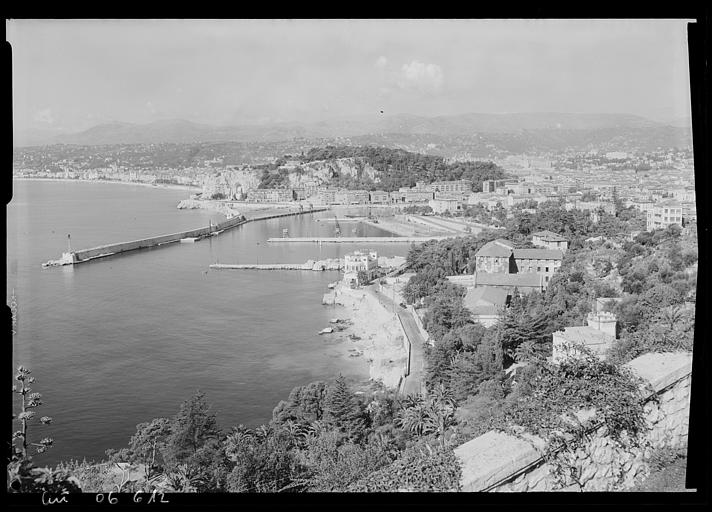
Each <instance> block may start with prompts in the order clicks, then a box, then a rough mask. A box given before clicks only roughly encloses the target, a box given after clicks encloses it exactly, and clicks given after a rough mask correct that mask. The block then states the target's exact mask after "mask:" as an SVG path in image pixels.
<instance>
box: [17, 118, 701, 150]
mask: <svg viewBox="0 0 712 512" xmlns="http://www.w3.org/2000/svg"><path fill="white" fill-rule="evenodd" d="M675 124H677V126H671V125H666V124H663V123H659V122H655V121H651V120H649V119H646V118H644V117H640V116H635V115H630V114H562V113H530V114H527V113H511V114H461V115H451V116H436V117H423V116H415V115H407V114H399V115H391V116H388V115H383V114H378V115H374V116H360V117H344V118H336V119H330V120H326V121H320V122H312V123H295V122H293V123H273V124H263V125H241V126H211V125H206V124H199V123H194V122H191V121H186V120H182V119H173V120H163V121H156V122H153V123H149V124H133V123H120V122H114V123H108V124H101V125H98V126H94V127H92V128H90V129H88V130H85V131H82V132H79V133H72V134H60V135H57V134H54V135H51V134H49V133H47V132H45V133H18V134H16V137H15V146H18V147H19V146H28V145H43V144H77V145H86V146H92V145H110V144H157V143H166V142H169V143H170V142H172V143H191V142H227V141H239V142H276V141H280V140H289V139H294V138H303V139H312V138H314V139H324V138H326V139H331V138H339V137H358V136H366V135H374V136H383V135H384V134H391V136H393V135H394V134H402V135H403V136H409V137H412V136H414V135H433V136H435V137H438V138H443V137H476V136H477V135H478V134H482V135H488V134H489V135H493V134H516V135H518V136H520V137H522V136H530V135H531V134H532V133H536V132H540V131H542V132H546V133H547V134H549V135H548V137H549V138H550V137H551V136H552V135H555V136H556V134H558V136H557V137H558V138H561V139H562V140H561V141H560V142H561V144H563V145H566V143H567V142H566V141H567V139H568V138H570V137H571V135H572V134H574V135H575V137H576V138H577V139H580V138H581V137H582V136H584V132H586V131H592V132H596V133H597V134H598V135H597V136H596V137H595V138H596V139H600V138H601V133H602V132H603V133H605V132H606V131H608V130H610V131H611V135H612V136H613V137H620V136H621V134H622V133H623V134H624V133H625V132H627V131H631V133H635V134H637V135H635V136H636V137H638V136H640V135H641V134H643V136H644V133H645V132H646V131H648V130H651V131H654V132H657V133H661V130H662V131H663V132H665V133H669V134H670V136H671V137H672V139H681V140H684V139H686V138H690V139H691V133H689V132H691V130H690V128H689V127H684V123H683V124H682V126H681V124H680V123H675ZM604 138H605V136H604ZM672 139H671V145H677V142H678V141H677V140H672ZM562 149H563V148H562Z"/></svg>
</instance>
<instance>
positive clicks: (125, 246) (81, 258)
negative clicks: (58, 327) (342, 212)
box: [42, 208, 328, 267]
mask: <svg viewBox="0 0 712 512" xmlns="http://www.w3.org/2000/svg"><path fill="white" fill-rule="evenodd" d="M324 210H328V208H314V209H311V210H298V211H290V212H286V213H275V214H271V215H263V216H260V217H251V218H247V217H245V216H244V215H239V216H236V217H233V218H231V219H227V220H225V221H223V222H219V223H217V224H215V225H211V226H208V227H204V228H198V229H192V230H189V231H181V232H179V233H171V234H168V235H158V236H153V237H149V238H142V239H140V240H132V241H130V242H119V243H114V244H107V245H100V246H98V247H92V248H91V249H82V250H79V251H72V250H71V248H70V249H69V251H67V252H65V253H62V257H61V258H60V259H58V260H52V261H48V262H47V263H44V264H42V266H43V267H53V266H60V265H76V264H78V263H84V262H87V261H91V260H95V259H98V258H105V257H107V256H113V255H116V254H123V253H126V252H130V251H135V250H137V249H146V248H149V247H159V246H162V245H167V244H171V243H175V242H180V241H181V240H187V239H202V238H206V237H210V236H216V235H218V234H220V233H222V232H223V231H225V230H227V229H232V228H235V227H237V226H241V225H243V224H247V223H248V222H255V221H258V220H267V219H275V218H279V217H289V216H292V215H303V214H306V213H316V212H322V211H324ZM193 241H195V240H193Z"/></svg>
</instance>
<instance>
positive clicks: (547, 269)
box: [546, 267, 549, 279]
mask: <svg viewBox="0 0 712 512" xmlns="http://www.w3.org/2000/svg"><path fill="white" fill-rule="evenodd" d="M546 271H547V272H548V271H549V267H546ZM547 279H549V278H548V277H547Z"/></svg>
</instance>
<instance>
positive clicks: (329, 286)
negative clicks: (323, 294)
mask: <svg viewBox="0 0 712 512" xmlns="http://www.w3.org/2000/svg"><path fill="white" fill-rule="evenodd" d="M337 284H339V282H338V281H334V282H333V283H329V284H327V285H326V287H327V288H328V289H329V290H333V289H334V288H336V285H337Z"/></svg>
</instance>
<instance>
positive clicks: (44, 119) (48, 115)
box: [34, 108, 54, 124]
mask: <svg viewBox="0 0 712 512" xmlns="http://www.w3.org/2000/svg"><path fill="white" fill-rule="evenodd" d="M34 119H35V121H37V122H38V123H45V124H54V116H53V115H52V109H51V108H44V109H42V110H38V111H37V112H35V116H34Z"/></svg>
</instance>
